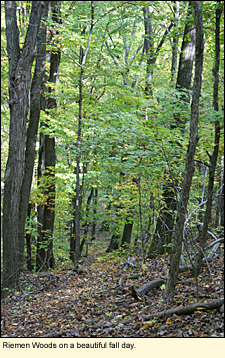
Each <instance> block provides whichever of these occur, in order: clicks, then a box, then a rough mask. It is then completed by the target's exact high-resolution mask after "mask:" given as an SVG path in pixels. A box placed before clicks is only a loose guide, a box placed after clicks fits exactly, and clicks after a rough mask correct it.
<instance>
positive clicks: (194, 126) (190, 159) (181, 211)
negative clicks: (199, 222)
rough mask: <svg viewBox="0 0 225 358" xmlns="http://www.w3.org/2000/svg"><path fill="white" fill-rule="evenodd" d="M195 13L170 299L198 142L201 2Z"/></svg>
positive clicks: (202, 44)
mask: <svg viewBox="0 0 225 358" xmlns="http://www.w3.org/2000/svg"><path fill="white" fill-rule="evenodd" d="M193 6H194V11H195V28H196V52H195V53H196V60H195V79H194V88H193V93H192V103H191V120H190V135H189V144H188V149H187V155H186V161H185V171H184V181H183V185H182V191H181V195H180V201H179V204H178V209H177V218H176V225H175V231H174V236H173V251H172V255H171V259H170V269H169V276H168V279H167V282H166V288H165V297H166V298H167V299H170V298H171V297H172V296H173V294H174V291H175V287H176V282H177V276H178V270H179V260H180V255H181V247H182V241H183V228H184V221H185V214H186V210H187V204H188V199H189V192H190V188H191V182H192V176H193V172H194V155H195V150H196V146H197V142H198V115H199V108H198V107H199V98H200V93H201V85H202V71H203V52H204V32H203V23H202V4H201V1H193Z"/></svg>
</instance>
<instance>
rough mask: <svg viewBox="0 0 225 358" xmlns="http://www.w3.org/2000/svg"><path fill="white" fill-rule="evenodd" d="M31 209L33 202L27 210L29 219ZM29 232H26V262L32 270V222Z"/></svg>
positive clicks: (29, 269)
mask: <svg viewBox="0 0 225 358" xmlns="http://www.w3.org/2000/svg"><path fill="white" fill-rule="evenodd" d="M31 209H32V204H29V205H28V210H27V217H28V219H30V218H31ZM29 229H30V230H29V232H28V233H26V248H27V257H26V264H27V269H28V271H32V270H33V265H32V258H31V255H32V243H31V229H32V226H31V223H30V224H29Z"/></svg>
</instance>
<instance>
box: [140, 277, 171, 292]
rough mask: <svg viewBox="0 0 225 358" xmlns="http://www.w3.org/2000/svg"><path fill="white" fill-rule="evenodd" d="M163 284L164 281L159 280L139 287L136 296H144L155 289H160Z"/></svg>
mask: <svg viewBox="0 0 225 358" xmlns="http://www.w3.org/2000/svg"><path fill="white" fill-rule="evenodd" d="M163 283H165V279H163V278H159V279H157V280H153V281H151V282H148V283H146V284H145V285H143V286H141V287H139V288H138V289H137V290H136V292H137V294H138V295H144V294H145V293H147V292H148V291H150V290H152V289H153V288H155V287H160V286H161V285H162V284H163Z"/></svg>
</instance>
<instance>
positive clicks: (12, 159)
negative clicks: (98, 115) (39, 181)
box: [3, 1, 43, 290]
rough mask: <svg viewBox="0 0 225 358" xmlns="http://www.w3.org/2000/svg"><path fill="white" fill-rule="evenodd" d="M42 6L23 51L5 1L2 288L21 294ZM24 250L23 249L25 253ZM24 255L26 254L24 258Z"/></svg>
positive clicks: (36, 8)
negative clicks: (23, 201)
mask: <svg viewBox="0 0 225 358" xmlns="http://www.w3.org/2000/svg"><path fill="white" fill-rule="evenodd" d="M42 8H43V3H42V1H33V2H32V9H31V15H30V19H29V25H28V29H27V33H26V38H25V42H24V45H23V49H22V51H21V50H20V47H19V36H20V34H19V29H18V26H17V16H16V2H15V1H5V17H6V40H7V52H8V58H9V108H10V133H9V152H8V161H7V165H6V172H5V186H4V199H3V287H7V288H9V289H14V290H20V279H19V278H20V272H19V271H20V268H21V261H22V260H20V255H19V254H20V252H21V248H20V247H19V239H18V235H19V227H18V223H19V205H20V190H21V185H22V181H23V175H24V151H25V138H26V123H27V115H28V110H29V91H30V84H31V66H32V64H33V60H34V58H35V55H36V53H35V45H36V39H37V34H38V30H39V26H40V21H41V14H42ZM23 250H24V249H23ZM22 255H23V254H22Z"/></svg>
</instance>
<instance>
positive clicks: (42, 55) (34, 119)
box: [19, 1, 49, 265]
mask: <svg viewBox="0 0 225 358" xmlns="http://www.w3.org/2000/svg"><path fill="white" fill-rule="evenodd" d="M48 7H49V1H45V2H44V9H43V17H42V18H43V20H46V18H47V16H48ZM46 28H47V26H46V25H45V23H44V22H43V23H42V25H41V27H40V31H39V34H38V40H37V57H36V65H35V72H34V76H33V79H32V84H31V94H30V117H29V124H28V128H27V141H26V151H25V167H24V177H23V182H22V186H21V191H20V207H19V246H20V261H21V265H23V261H24V257H23V256H24V255H23V252H24V227H25V220H26V213H27V208H28V203H29V198H30V190H31V184H32V178H33V169H34V160H35V154H36V142H37V132H38V125H39V119H40V96H41V86H42V81H43V76H44V72H45V62H46Z"/></svg>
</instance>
